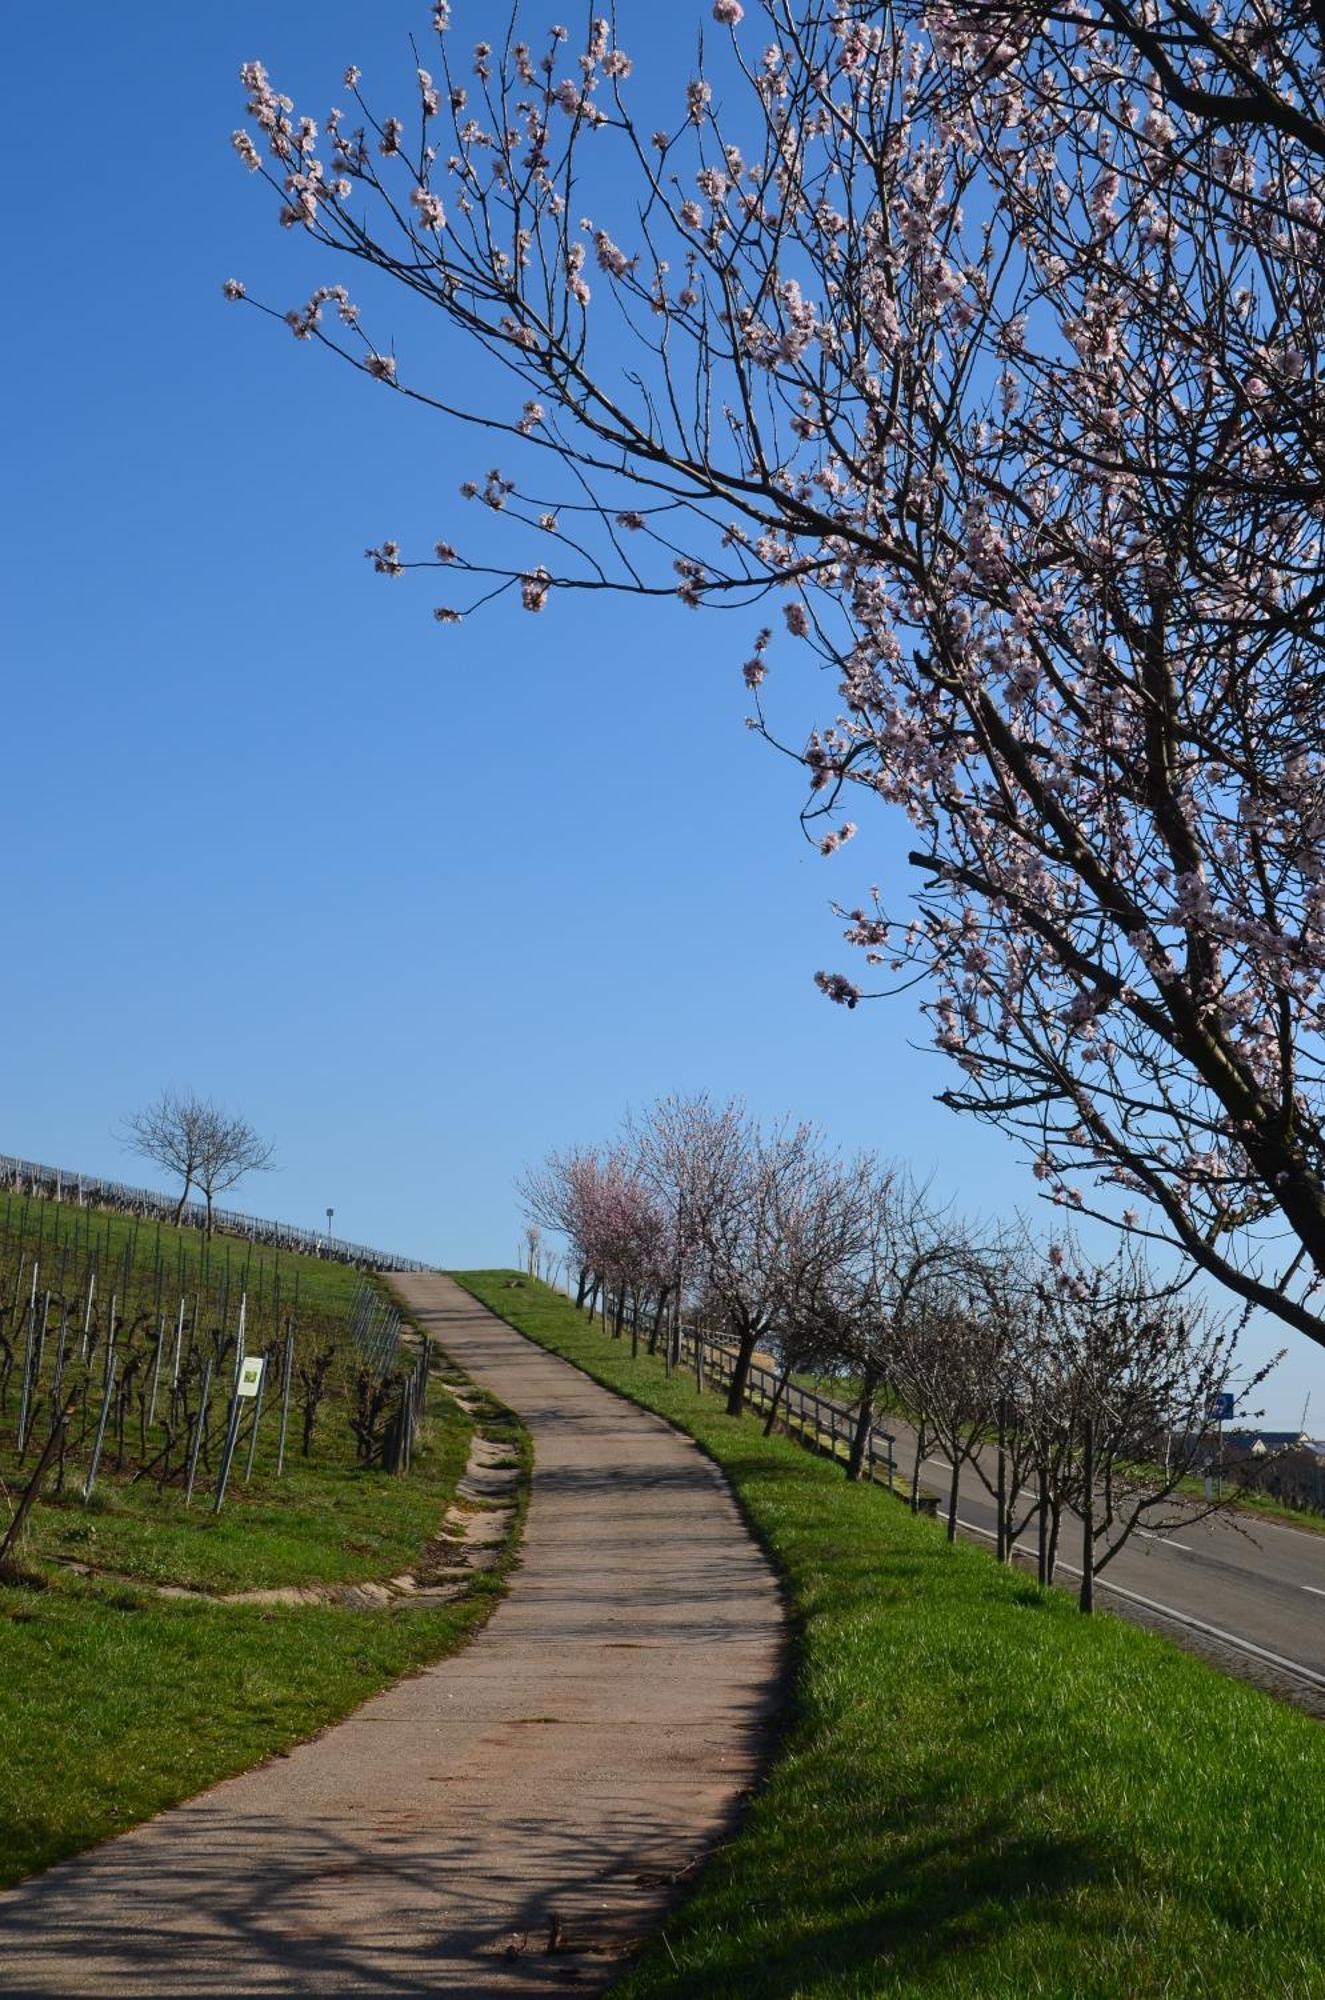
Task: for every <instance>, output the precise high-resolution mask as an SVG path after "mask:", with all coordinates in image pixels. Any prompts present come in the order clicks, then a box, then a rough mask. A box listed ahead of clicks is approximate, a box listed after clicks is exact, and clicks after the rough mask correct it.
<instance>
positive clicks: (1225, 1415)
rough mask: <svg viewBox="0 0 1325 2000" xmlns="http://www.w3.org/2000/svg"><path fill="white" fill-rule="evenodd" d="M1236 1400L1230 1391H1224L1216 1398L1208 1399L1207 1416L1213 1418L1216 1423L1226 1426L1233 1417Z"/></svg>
mask: <svg viewBox="0 0 1325 2000" xmlns="http://www.w3.org/2000/svg"><path fill="white" fill-rule="evenodd" d="M1236 1400H1237V1399H1236V1397H1235V1396H1234V1394H1233V1392H1232V1390H1231V1389H1224V1390H1222V1391H1221V1392H1220V1394H1219V1395H1218V1396H1212V1397H1211V1398H1210V1408H1209V1412H1208V1414H1209V1415H1210V1416H1212V1417H1213V1418H1214V1420H1215V1422H1216V1423H1218V1424H1226V1423H1228V1421H1229V1419H1230V1418H1231V1417H1232V1415H1233V1410H1234V1405H1235V1403H1236Z"/></svg>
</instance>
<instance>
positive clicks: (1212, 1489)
mask: <svg viewBox="0 0 1325 2000" xmlns="http://www.w3.org/2000/svg"><path fill="white" fill-rule="evenodd" d="M1237 1400H1238V1399H1237V1397H1236V1396H1235V1395H1234V1394H1233V1391H1232V1390H1231V1389H1221V1390H1220V1391H1219V1393H1218V1395H1215V1396H1211V1397H1210V1398H1209V1399H1208V1400H1207V1402H1206V1406H1205V1413H1206V1416H1207V1417H1211V1418H1213V1420H1214V1421H1215V1423H1217V1424H1218V1425H1219V1458H1218V1460H1217V1462H1216V1475H1215V1478H1214V1479H1212V1478H1211V1477H1210V1474H1209V1473H1208V1472H1207V1474H1206V1475H1205V1497H1206V1499H1207V1500H1215V1499H1218V1498H1219V1497H1220V1496H1221V1494H1222V1491H1223V1484H1224V1425H1225V1424H1226V1423H1227V1422H1228V1420H1229V1418H1230V1417H1231V1416H1232V1415H1233V1414H1234V1412H1235V1410H1236V1408H1237Z"/></svg>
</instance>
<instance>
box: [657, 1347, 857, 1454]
mask: <svg viewBox="0 0 1325 2000" xmlns="http://www.w3.org/2000/svg"><path fill="white" fill-rule="evenodd" d="M696 1341H698V1342H699V1346H700V1352H701V1355H702V1360H703V1369H704V1375H705V1379H706V1380H707V1381H709V1382H711V1383H714V1384H716V1385H717V1386H719V1387H721V1388H726V1387H727V1386H728V1384H729V1383H730V1381H731V1379H732V1375H733V1373H734V1372H735V1367H736V1349H735V1348H734V1347H729V1346H728V1345H727V1344H726V1342H724V1341H721V1340H711V1339H710V1338H709V1336H708V1335H707V1334H702V1333H698V1332H697V1331H696V1330H695V1329H694V1328H693V1327H683V1328H682V1330H681V1360H682V1363H683V1364H684V1363H685V1362H687V1361H689V1362H690V1363H691V1364H693V1362H694V1358H695V1342H696ZM781 1385H782V1377H781V1375H780V1374H779V1373H778V1372H777V1370H776V1369H773V1368H765V1367H764V1366H763V1364H762V1363H761V1362H758V1361H752V1362H751V1363H750V1372H749V1374H748V1375H747V1376H746V1379H745V1397H746V1401H747V1402H748V1403H749V1404H750V1405H751V1406H752V1408H754V1409H756V1410H758V1411H759V1412H760V1413H761V1414H762V1415H764V1416H767V1414H768V1412H769V1410H770V1409H772V1407H773V1405H774V1403H775V1402H776V1403H777V1406H778V1409H779V1411H780V1413H781V1417H782V1421H783V1423H784V1425H785V1426H786V1429H787V1430H788V1432H794V1434H795V1435H797V1436H799V1438H800V1440H801V1442H802V1443H803V1444H808V1445H811V1446H813V1447H814V1448H815V1449H817V1450H819V1451H822V1452H824V1453H825V1454H826V1455H827V1456H828V1457H830V1458H848V1457H849V1456H850V1453H851V1441H852V1439H853V1438H854V1437H855V1434H856V1425H857V1422H858V1416H857V1413H856V1411H855V1410H853V1409H852V1408H851V1406H850V1404H848V1403H836V1402H834V1401H833V1399H832V1397H831V1396H821V1395H819V1394H818V1393H817V1392H816V1391H815V1390H813V1389H803V1388H802V1387H801V1386H800V1384H799V1383H798V1382H791V1381H788V1382H787V1383H786V1384H785V1386H781ZM895 1446H896V1439H895V1438H894V1437H893V1434H892V1432H891V1431H886V1430H883V1429H882V1428H881V1427H880V1426H879V1425H877V1424H874V1425H871V1427H870V1429H869V1431H868V1432H867V1433H866V1436H865V1449H864V1456H863V1458H862V1460H861V1472H862V1475H863V1476H864V1477H867V1478H869V1479H872V1480H873V1479H881V1480H882V1481H883V1482H884V1484H885V1485H887V1486H890V1487H891V1486H892V1485H893V1484H894V1482H895V1479H896V1474H897V1457H896V1450H895Z"/></svg>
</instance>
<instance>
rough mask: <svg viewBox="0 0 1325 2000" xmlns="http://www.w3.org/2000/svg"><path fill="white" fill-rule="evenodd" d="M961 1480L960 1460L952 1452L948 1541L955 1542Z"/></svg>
mask: <svg viewBox="0 0 1325 2000" xmlns="http://www.w3.org/2000/svg"><path fill="white" fill-rule="evenodd" d="M961 1480H962V1462H961V1458H960V1457H959V1455H958V1454H957V1453H956V1452H954V1453H953V1455H952V1480H951V1483H950V1485H949V1487H948V1540H949V1541H950V1542H955V1541H956V1539H957V1501H958V1496H959V1492H960V1488H961Z"/></svg>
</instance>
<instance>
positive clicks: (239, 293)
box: [221, 278, 247, 299]
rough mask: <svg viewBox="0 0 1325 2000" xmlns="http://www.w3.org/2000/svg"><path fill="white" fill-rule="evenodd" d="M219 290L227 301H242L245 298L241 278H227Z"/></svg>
mask: <svg viewBox="0 0 1325 2000" xmlns="http://www.w3.org/2000/svg"><path fill="white" fill-rule="evenodd" d="M221 290H222V291H223V292H224V294H225V296H226V297H227V298H228V299H242V298H245V297H247V293H246V292H245V290H244V281H243V279H242V278H227V279H226V281H225V283H224V284H223V285H222V287H221Z"/></svg>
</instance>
